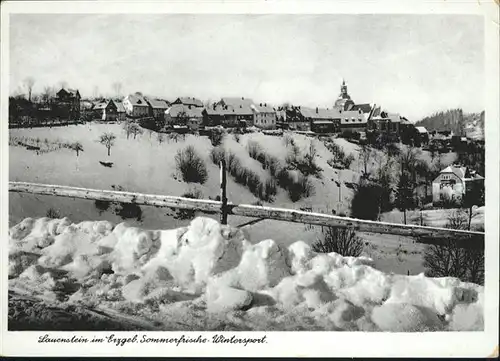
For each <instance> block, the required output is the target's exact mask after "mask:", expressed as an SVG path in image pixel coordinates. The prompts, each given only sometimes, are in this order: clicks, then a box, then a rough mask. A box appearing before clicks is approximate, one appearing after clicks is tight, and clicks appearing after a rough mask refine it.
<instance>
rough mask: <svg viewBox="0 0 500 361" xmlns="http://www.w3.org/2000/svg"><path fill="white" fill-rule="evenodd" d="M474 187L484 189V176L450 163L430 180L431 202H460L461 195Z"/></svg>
mask: <svg viewBox="0 0 500 361" xmlns="http://www.w3.org/2000/svg"><path fill="white" fill-rule="evenodd" d="M474 187H479V188H480V189H483V190H484V177H482V176H480V175H479V174H477V173H476V172H475V171H473V170H471V169H469V168H467V167H464V166H461V165H455V164H454V165H450V166H448V167H446V168H445V169H443V170H442V171H441V172H439V175H438V176H437V177H436V179H434V181H433V182H432V203H433V204H440V203H443V202H444V201H446V200H450V201H456V202H460V201H461V199H462V197H463V195H464V194H465V193H466V192H467V191H471V190H472V189H473V188H474Z"/></svg>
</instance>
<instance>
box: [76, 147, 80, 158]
mask: <svg viewBox="0 0 500 361" xmlns="http://www.w3.org/2000/svg"><path fill="white" fill-rule="evenodd" d="M78 154H79V151H78V149H77V150H76V156H77V157H78Z"/></svg>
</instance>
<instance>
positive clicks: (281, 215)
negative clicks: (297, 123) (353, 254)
mask: <svg viewBox="0 0 500 361" xmlns="http://www.w3.org/2000/svg"><path fill="white" fill-rule="evenodd" d="M223 169H224V167H221V201H213V200H204V199H191V198H183V197H174V196H164V195H153V194H142V193H132V192H120V191H108V190H98V189H87V188H77V187H69V186H61V185H47V184H36V183H25V182H9V192H20V193H33V194H43V195H52V196H60V197H71V198H81V199H90V200H100V201H110V202H122V203H134V204H137V205H145V206H153V207H170V208H182V209H191V210H198V211H201V212H207V213H219V214H220V216H221V218H220V219H221V223H223V224H226V223H227V217H228V215H234V216H243V217H253V218H256V220H253V221H250V222H248V223H246V224H245V225H249V224H253V223H256V222H259V221H261V220H265V219H272V220H278V221H286V222H294V223H304V224H314V225H319V226H326V227H342V228H353V229H355V230H357V231H359V232H372V233H380V234H392V235H400V236H410V237H415V238H416V241H417V242H420V243H427V244H442V243H444V244H448V243H449V242H452V243H455V244H456V245H457V246H459V247H463V248H473V249H484V232H474V231H464V230H455V229H449V228H438V227H427V226H419V225H408V224H397V223H387V222H378V221H369V220H363V219H355V218H349V217H340V216H335V215H330V214H322V213H314V212H308V211H302V210H295V209H287V208H273V207H264V206H255V205H249V204H233V203H230V202H227V198H226V190H225V189H226V187H225V181H226V177H225V171H224V170H223Z"/></svg>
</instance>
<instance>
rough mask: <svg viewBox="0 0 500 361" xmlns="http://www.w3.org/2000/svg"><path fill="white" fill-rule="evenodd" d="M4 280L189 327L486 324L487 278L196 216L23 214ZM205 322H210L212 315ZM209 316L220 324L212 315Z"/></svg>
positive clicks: (60, 298)
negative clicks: (329, 248) (384, 264)
mask: <svg viewBox="0 0 500 361" xmlns="http://www.w3.org/2000/svg"><path fill="white" fill-rule="evenodd" d="M9 235H10V239H9V247H10V249H9V278H10V281H9V282H10V287H11V288H13V289H17V290H24V291H26V292H29V293H32V294H34V295H37V296H40V297H43V298H45V299H48V300H52V301H53V302H62V303H75V304H84V305H90V306H99V307H105V308H109V309H114V310H118V311H120V312H124V313H128V314H132V315H135V316H141V317H147V318H150V319H154V320H155V321H158V322H160V323H162V322H164V324H165V325H167V324H169V323H171V322H172V320H175V321H176V322H177V321H178V322H182V323H183V324H185V325H186V327H187V329H208V328H211V327H213V328H219V329H220V328H223V329H224V328H226V329H227V328H228V327H229V328H234V329H261V330H290V329H326V330H363V331H427V330H436V331H437V330H482V329H483V327H484V326H483V309H484V308H483V299H484V289H483V287H482V286H479V285H475V284H470V283H463V282H461V281H460V280H458V279H455V278H427V277H425V276H424V275H423V274H421V275H418V276H401V275H394V274H386V273H383V272H380V271H378V270H376V269H374V268H373V267H372V265H373V262H372V260H371V259H369V258H365V257H358V258H354V257H342V256H340V255H338V254H336V253H330V254H318V253H315V252H313V251H312V250H311V248H310V246H309V245H307V244H305V243H304V242H301V241H298V242H295V243H293V244H292V245H290V246H289V247H288V248H283V247H280V246H279V245H278V244H276V243H275V242H274V241H273V240H264V241H261V242H259V243H257V244H251V243H249V242H248V241H247V240H246V239H245V235H244V234H243V233H242V232H241V230H239V229H235V228H231V227H229V226H221V225H220V224H219V223H218V222H216V221H215V220H213V219H209V218H203V217H199V218H196V219H194V220H193V221H192V222H191V224H190V225H189V227H185V228H179V229H173V230H143V229H140V228H135V227H130V226H128V225H127V224H125V223H121V224H118V225H117V226H113V225H112V224H111V223H109V222H106V221H100V222H82V223H79V224H72V223H71V222H70V221H69V220H68V219H67V218H64V219H48V218H40V219H31V218H27V219H25V220H23V221H22V222H21V223H19V224H17V225H16V226H14V227H12V228H11V229H10V232H9ZM207 320H212V321H210V322H209V321H207ZM213 320H216V321H213Z"/></svg>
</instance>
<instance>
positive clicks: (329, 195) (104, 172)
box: [9, 123, 484, 274]
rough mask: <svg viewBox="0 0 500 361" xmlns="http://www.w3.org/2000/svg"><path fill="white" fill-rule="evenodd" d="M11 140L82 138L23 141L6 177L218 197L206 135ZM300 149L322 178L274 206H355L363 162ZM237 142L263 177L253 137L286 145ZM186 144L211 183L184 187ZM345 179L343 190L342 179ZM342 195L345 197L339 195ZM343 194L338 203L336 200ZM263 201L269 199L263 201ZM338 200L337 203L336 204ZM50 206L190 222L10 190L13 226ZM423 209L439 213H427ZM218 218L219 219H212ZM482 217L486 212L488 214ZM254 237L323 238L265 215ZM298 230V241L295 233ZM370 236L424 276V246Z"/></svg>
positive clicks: (397, 218)
mask: <svg viewBox="0 0 500 361" xmlns="http://www.w3.org/2000/svg"><path fill="white" fill-rule="evenodd" d="M104 132H113V133H114V134H115V135H116V136H117V139H116V141H115V144H114V146H113V147H112V148H111V156H110V157H108V156H107V151H106V148H105V147H104V146H103V145H101V144H99V143H98V142H97V138H98V137H99V135H100V134H102V133H104ZM9 133H10V135H11V136H13V137H30V138H39V139H40V142H41V143H42V144H43V143H44V142H45V139H47V140H48V141H61V142H74V141H79V142H81V143H82V145H83V148H84V151H83V152H80V154H79V156H78V157H77V156H76V152H75V151H73V150H70V149H65V148H62V149H58V150H56V151H52V152H48V153H40V154H37V153H36V152H35V151H32V150H27V149H25V148H23V147H19V146H11V147H9V180H11V181H24V182H36V183H46V184H60V185H71V186H77V187H86V188H97V189H109V190H111V189H112V186H113V185H114V186H121V187H123V188H124V189H125V190H127V191H132V192H141V193H149V194H166V195H178V196H179V195H182V194H183V193H185V192H188V191H192V190H199V191H200V192H201V195H202V197H203V198H209V197H211V198H212V199H214V198H215V197H216V196H217V195H218V194H219V170H218V168H217V166H216V165H214V164H213V163H212V161H211V160H210V150H211V149H212V145H211V144H210V141H209V139H208V138H207V137H196V136H193V135H187V136H186V138H185V140H179V141H178V142H175V141H173V140H170V141H167V139H165V140H164V141H163V142H162V143H160V142H158V140H157V135H156V133H154V132H151V133H150V132H148V131H146V132H145V133H144V134H142V135H139V136H137V139H134V138H133V136H130V138H129V139H127V137H126V134H125V133H124V132H123V131H122V129H121V126H120V125H119V124H96V123H88V124H85V125H73V126H68V127H57V128H36V129H11V130H9ZM291 136H292V137H293V139H294V141H295V143H296V144H297V145H298V146H299V148H300V149H301V151H302V152H305V151H306V150H307V149H308V147H309V144H310V142H311V141H313V142H314V145H315V147H316V149H317V157H316V163H317V164H318V166H319V167H320V168H322V169H323V171H322V172H321V176H322V177H321V179H318V178H315V177H311V180H312V182H313V184H314V194H313V195H311V196H310V197H307V198H305V199H301V200H300V201H298V202H295V203H292V202H291V201H290V200H289V198H288V196H287V194H286V192H285V191H284V190H283V189H278V194H277V196H276V199H275V201H274V202H273V203H272V204H269V203H267V204H268V205H272V206H275V207H284V208H296V209H298V208H303V207H306V208H309V209H312V210H314V211H317V212H326V213H330V212H331V211H332V210H343V211H345V210H346V209H347V207H348V206H349V203H350V198H351V196H352V191H351V189H350V188H348V187H347V186H346V185H345V184H346V183H349V182H357V180H358V178H359V170H360V168H361V164H359V163H358V162H356V161H355V162H353V164H352V165H351V168H350V169H344V170H337V169H333V168H331V167H330V166H329V165H328V164H327V161H328V160H329V159H330V158H331V154H330V153H329V151H328V150H327V149H326V147H325V146H324V145H323V143H322V142H320V141H318V140H317V139H311V138H308V137H306V136H303V135H298V134H293V135H291ZM239 138H240V139H239V142H237V141H236V140H235V138H234V137H233V136H231V135H228V136H226V137H225V139H224V146H225V147H226V148H227V149H230V150H231V151H233V152H234V153H235V154H237V155H238V157H239V158H240V159H241V161H242V163H243V164H244V165H245V166H246V167H248V168H250V169H251V170H253V171H254V172H256V173H257V174H259V175H260V176H261V177H262V179H265V178H266V177H268V176H269V175H268V173H267V171H265V170H264V169H262V166H261V165H260V163H258V162H257V161H256V160H254V159H252V158H250V157H249V155H248V152H247V150H246V146H247V144H248V142H249V141H256V142H258V143H259V144H260V146H261V147H262V148H263V149H265V150H266V151H267V152H268V153H269V154H272V155H274V156H276V157H279V158H281V159H283V158H284V157H285V156H286V152H287V150H286V146H285V142H284V140H283V138H282V137H277V136H271V135H265V134H262V133H252V134H245V135H241V136H240V137H239ZM334 141H335V142H336V143H337V144H338V145H339V146H341V147H342V148H343V149H344V151H345V152H346V153H347V154H349V153H351V154H354V155H355V157H356V158H358V157H357V152H358V146H357V145H355V144H352V143H349V142H347V141H346V140H344V139H335V140H334ZM187 145H193V146H194V147H195V148H196V150H197V151H198V152H199V154H200V155H201V156H202V157H203V158H204V159H205V163H206V166H207V170H208V180H207V182H206V183H205V184H203V185H199V184H187V183H185V182H182V181H180V178H179V177H178V176H176V175H175V160H174V157H175V153H176V151H177V150H178V149H181V148H183V147H185V146H187ZM99 161H106V162H109V161H111V162H113V163H114V164H113V167H111V168H107V167H103V166H102V165H101V164H100V163H99ZM337 182H339V184H340V188H339V186H338V183H337ZM227 189H228V198H229V200H230V201H231V202H234V203H253V202H255V201H257V199H256V197H255V196H254V195H252V194H251V193H250V191H249V190H248V189H247V188H245V187H243V186H241V185H239V184H237V183H235V182H234V180H233V179H232V177H228V184H227ZM339 193H340V197H339ZM339 198H340V203H339ZM264 204H266V203H265V202H264ZM339 204H340V205H339ZM49 209H54V210H56V211H57V213H58V214H59V215H60V216H61V217H68V218H69V219H70V220H71V221H72V222H81V221H87V220H106V221H109V222H112V223H114V224H117V223H120V222H122V221H124V220H126V221H127V223H129V224H130V225H133V226H138V227H142V228H148V229H169V228H176V227H182V226H186V225H187V224H188V223H189V220H182V219H176V218H175V217H174V215H175V211H172V210H169V209H158V208H154V207H141V212H142V213H141V214H140V215H139V216H138V217H136V218H126V219H124V218H122V217H121V216H119V215H117V214H116V212H113V211H112V210H111V209H105V210H103V209H98V208H97V207H96V205H95V203H94V202H93V201H89V200H81V199H72V198H63V197H55V196H42V195H30V194H22V193H9V224H10V225H11V226H12V225H14V224H17V223H19V222H21V221H22V220H23V219H24V218H26V217H32V218H39V217H45V216H46V215H47V211H48V210H49ZM425 212H426V214H427V213H429V214H430V212H434V213H435V214H438V213H436V212H435V211H425ZM442 214H443V216H442V217H441V216H436V217H435V216H430V218H429V219H428V222H427V224H429V225H438V226H441V225H442V222H443V221H444V220H445V218H446V216H445V213H442ZM210 217H212V218H217V217H216V216H210ZM409 218H410V219H413V218H414V219H413V221H412V223H419V221H418V219H417V216H415V217H413V218H412V217H409ZM483 218H484V217H483ZM483 218H482V216H481V215H478V216H477V217H475V218H473V224H474V225H476V224H481V222H482V220H483ZM249 220H250V219H249V218H244V217H229V223H230V224H231V225H233V226H238V225H241V224H243V223H245V222H247V221H249ZM383 220H387V221H391V222H395V223H401V222H402V216H401V213H400V212H399V213H398V211H394V212H391V213H390V214H387V215H384V216H383ZM245 231H246V232H247V235H248V239H249V241H250V242H258V241H260V240H262V239H266V238H271V239H273V240H274V241H275V242H276V243H277V244H279V245H281V246H283V247H287V246H289V245H290V244H291V243H293V242H294V241H296V240H301V241H304V242H305V243H307V244H311V243H313V242H314V241H316V240H317V239H318V237H320V233H319V232H320V230H319V227H308V226H305V225H302V224H294V223H288V222H280V221H273V220H265V221H262V222H259V223H256V224H254V225H250V226H247V227H245ZM290 235H293V238H291V237H290ZM360 236H361V237H362V238H363V239H364V241H365V245H366V246H365V249H364V252H363V255H365V256H368V257H372V258H373V259H374V262H375V265H376V267H377V268H379V269H380V270H382V271H384V272H394V273H398V274H407V272H409V273H410V274H419V273H421V272H424V270H425V269H424V267H423V265H422V254H423V251H424V249H425V248H424V246H423V245H421V244H417V243H415V241H414V239H411V238H407V237H399V236H391V235H384V236H381V235H376V234H360Z"/></svg>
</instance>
